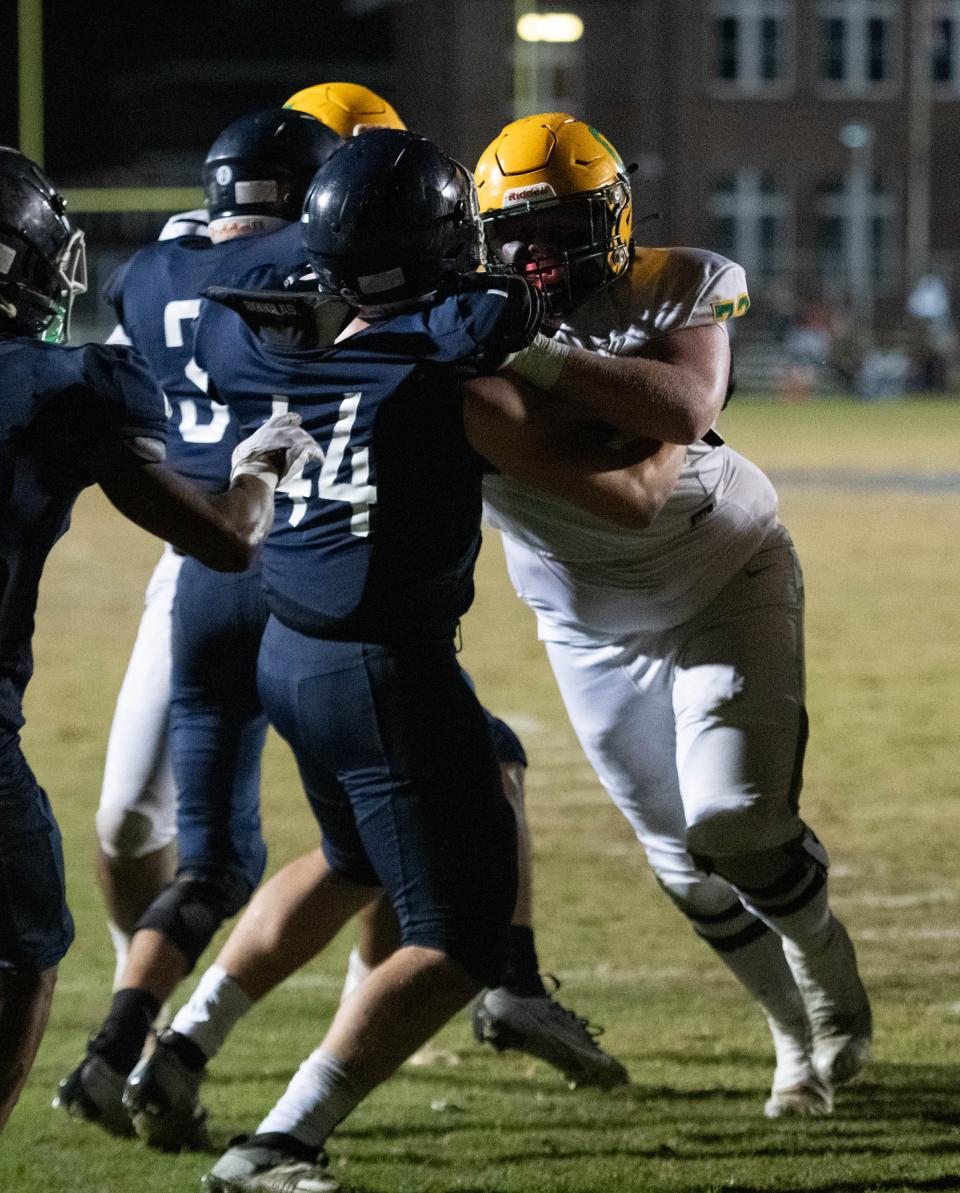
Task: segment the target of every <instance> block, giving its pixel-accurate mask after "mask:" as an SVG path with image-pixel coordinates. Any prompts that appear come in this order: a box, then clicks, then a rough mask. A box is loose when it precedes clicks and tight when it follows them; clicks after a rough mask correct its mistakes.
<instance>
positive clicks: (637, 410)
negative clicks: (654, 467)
mask: <svg viewBox="0 0 960 1193" xmlns="http://www.w3.org/2000/svg"><path fill="white" fill-rule="evenodd" d="M553 393H555V394H556V396H557V397H559V398H563V399H566V400H567V401H574V402H576V403H578V404H579V405H581V406H583V407H584V408H585V409H586V410H588V411H589V412H590V414H591V415H592V416H593V417H595V418H599V419H602V420H603V422H605V423H609V424H610V425H611V426H613V427H616V428H617V429H618V430H620V431H624V432H626V433H628V434H631V435H646V436H649V437H650V438H653V439H660V440H662V441H663V442H665V443H680V444H688V443H695V442H696V441H697V440H698V439H699V438H700V437H701V436H702V435H704V434H705V433H706V431H707V430H709V428H710V426H711V424H712V423H713V421H714V419H715V418H716V417H717V415H718V414H719V413H720V407H721V405H722V403H723V397H722V395H717V394H715V393H712V392H711V391H710V389H709V388H708V387H706V386H704V385H702V384H700V381H699V379H698V378H697V377H696V376H694V375H692V374H691V373H690V372H689V371H688V370H686V369H683V368H681V367H679V366H677V365H672V364H666V363H664V362H663V361H659V360H646V359H644V358H642V357H630V356H624V357H616V356H598V355H597V354H596V353H593V352H578V353H577V355H576V356H575V357H571V358H570V360H569V361H567V363H566V364H565V366H564V370H563V372H562V373H561V374H560V378H559V380H558V382H557V384H556V386H555V387H554V390H553Z"/></svg>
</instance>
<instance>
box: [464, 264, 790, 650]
mask: <svg viewBox="0 0 960 1193" xmlns="http://www.w3.org/2000/svg"><path fill="white" fill-rule="evenodd" d="M749 306H750V299H749V297H748V295H747V283H746V277H745V276H744V272H743V270H742V269H741V267H740V266H739V265H736V264H735V263H734V262H732V261H728V260H727V259H726V258H724V257H720V256H717V254H715V253H709V252H705V251H702V250H700V249H689V248H672V249H648V248H638V249H637V250H636V253H635V255H634V258H633V261H632V263H631V266H630V269H629V270H628V272H627V273H626V274H625V275H624V276H623V277H622V278H619V279H617V281H615V282H612V283H611V284H610V285H608V286H606V287H604V289H602V290H600V291H598V293H596V294H595V295H593V296H592V297H591V298H589V299H588V300H587V301H586V302H584V303H583V304H582V305H581V306H579V307H578V308H577V309H576V310H575V311H573V312H572V313H570V314H568V315H566V316H564V317H563V319H562V320H561V321H560V322H558V323H557V324H556V326H555V338H556V339H557V340H559V341H560V342H561V343H565V344H574V345H577V346H579V347H581V348H586V349H588V350H590V351H594V352H599V353H601V354H602V355H605V356H630V355H635V354H636V353H637V352H638V351H639V350H640V349H641V348H642V347H643V345H644V344H645V343H646V342H647V340H649V339H651V338H653V337H654V336H657V335H663V334H665V333H667V332H672V331H679V330H681V329H683V328H686V327H698V326H701V325H704V324H709V323H721V324H722V323H724V322H726V320H727V319H731V318H736V317H737V316H738V315H742V314H744V313H745V312H746V311H747V310H748V308H749ZM484 505H485V514H486V518H487V521H488V522H489V523H490V525H492V526H495V527H497V528H498V529H500V530H501V531H503V534H504V547H505V549H506V553H507V564H508V567H509V569H510V576H511V579H512V580H513V583H514V586H515V587H516V589H517V592H518V593H519V595H520V596H521V597H523V599H524V600H525V601H526V602H527V603H528V604H529V605H530V606H531V607H532V608H533V609H535V610H536V612H537V617H538V621H539V625H540V636H541V637H542V638H545V639H548V640H551V641H564V640H571V641H582V640H583V639H584V638H588V639H590V640H591V641H596V640H597V639H598V638H602V637H603V636H604V635H610V636H616V635H617V634H620V633H623V632H625V631H633V632H637V631H641V632H646V631H651V632H653V631H659V630H663V629H667V628H669V627H671V626H675V625H679V624H680V623H681V622H683V621H686V620H687V619H688V618H689V617H691V616H693V615H694V614H695V613H697V612H699V611H700V610H701V609H703V608H704V607H705V606H706V605H707V604H708V603H709V602H710V601H711V600H712V599H713V597H714V596H716V594H717V593H718V592H719V591H720V589H721V588H723V586H724V585H725V584H726V583H727V581H728V580H730V579H731V577H732V576H733V575H734V574H735V573H736V572H737V571H738V570H739V569H740V568H741V567H742V566H743V564H745V563H746V562H747V560H748V559H749V558H750V557H751V556H752V555H753V554H754V552H755V551H756V550H757V548H758V547H759V546H760V544H761V543H762V542H763V540H764V538H765V537H766V535H767V533H768V532H769V530H770V528H771V526H772V525H773V524H774V523H775V521H776V517H777V496H776V493H775V491H774V489H773V486H772V485H771V484H770V482H769V481H768V480H767V478H766V477H765V476H764V474H763V473H762V472H761V471H760V469H759V468H757V467H755V466H754V465H753V464H751V463H750V461H749V460H746V459H744V457H743V456H740V455H738V454H737V453H736V452H735V451H733V450H732V449H730V448H729V447H727V446H723V447H709V446H708V445H707V444H706V443H703V442H702V441H701V442H698V443H695V444H692V445H691V446H690V447H689V448H688V449H687V454H686V458H685V461H684V464H683V467H682V469H681V472H680V476H679V479H678V481H677V485H676V488H675V489H674V492H673V494H672V495H671V496H670V498H669V499H668V501H667V503H666V505H665V506H664V508H663V509H662V510H661V512H660V514H659V515H658V517H657V518H656V519H655V520H654V522H653V523H652V525H650V526H649V527H647V528H646V529H643V530H631V529H628V528H625V527H619V526H616V525H614V524H612V523H610V522H605V521H602V520H601V519H599V518H596V517H594V516H593V515H591V514H589V513H586V512H585V511H583V510H580V509H578V508H576V507H575V506H573V505H570V504H569V503H567V502H565V501H562V500H560V499H559V498H556V497H552V496H550V495H549V494H545V493H541V492H538V491H537V490H534V489H532V488H530V487H528V486H526V485H524V484H522V483H521V482H519V481H516V480H513V479H512V478H511V477H507V476H502V475H493V476H490V477H488V478H487V479H486V480H485V481H484Z"/></svg>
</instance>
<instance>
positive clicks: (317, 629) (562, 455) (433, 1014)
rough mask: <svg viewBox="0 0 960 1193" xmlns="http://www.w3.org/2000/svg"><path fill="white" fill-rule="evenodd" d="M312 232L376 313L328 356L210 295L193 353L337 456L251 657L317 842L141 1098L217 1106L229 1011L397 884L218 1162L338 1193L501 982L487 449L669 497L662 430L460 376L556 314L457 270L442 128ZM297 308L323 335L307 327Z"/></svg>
mask: <svg viewBox="0 0 960 1193" xmlns="http://www.w3.org/2000/svg"><path fill="white" fill-rule="evenodd" d="M304 230H305V237H306V244H307V249H308V256H309V258H310V262H311V264H312V265H313V267H314V270H315V271H316V275H317V277H318V279H319V286H320V289H321V291H323V292H324V293H326V294H333V295H336V296H339V297H342V298H345V299H347V301H349V302H353V303H356V304H357V305H358V306H359V307H360V308H361V309H362V312H363V314H364V316H365V318H366V319H367V320H373V322H372V325H370V326H365V325H364V324H363V323H356V324H353V325H351V326H350V327H348V328H347V329H346V331H345V332H344V333H343V336H342V338H341V339H340V340H339V341H338V343H337V344H336V345H335V346H332V347H331V346H330V345H329V341H327V342H320V343H314V344H312V345H311V344H310V343H309V341H307V342H302V343H300V344H299V345H296V346H294V345H292V344H291V342H290V335H289V328H286V329H285V334H284V336H283V337H282V338H276V339H275V338H272V337H270V338H268V337H266V336H263V337H258V336H257V335H256V334H255V333H254V332H253V331H252V330H251V329H250V328H249V327H248V326H247V325H246V324H245V323H244V322H241V321H240V320H239V319H238V318H237V316H236V314H235V313H234V312H232V311H230V310H228V309H226V307H225V306H216V305H214V304H210V305H209V306H208V307H206V308H205V309H204V310H203V312H202V313H201V316H200V320H199V323H198V327H197V339H196V354H197V360H198V363H199V364H200V365H201V367H203V368H204V369H205V370H206V371H207V372H208V374H209V378H210V392H211V394H215V395H216V397H217V398H218V399H220V400H223V401H226V403H227V404H228V405H230V406H231V408H232V409H234V410H235V411H236V413H237V415H238V417H239V419H240V422H241V428H245V427H246V426H247V425H254V424H257V423H260V422H261V421H262V420H263V419H264V417H266V416H267V415H269V414H271V412H275V411H277V409H278V408H283V407H286V406H289V407H291V408H294V409H296V410H297V411H298V413H300V414H301V416H302V417H303V420H304V426H305V428H307V429H309V430H311V431H312V432H315V433H316V435H317V436H318V442H320V443H321V446H322V449H323V451H324V459H323V462H322V465H321V466H320V467H318V468H307V469H305V470H304V472H303V474H302V475H301V476H299V477H297V478H294V479H292V480H291V481H290V482H289V483H288V484H287V486H286V487H285V489H284V491H283V493H282V494H281V495H280V497H279V498H278V502H277V510H276V518H275V522H274V527H273V531H272V532H271V534H270V536H269V543H268V547H267V550H266V551H265V553H264V556H263V578H264V589H265V593H266V599H267V604H268V606H269V608H270V610H271V617H270V620H269V622H268V625H267V630H266V632H265V635H264V641H263V646H262V648H261V654H260V662H259V683H260V691H261V695H262V697H263V700H264V705H265V707H266V709H267V712H268V714H269V716H270V718H271V721H272V722H273V723H274V724H275V725H276V726H277V728H278V729H279V731H280V732H281V734H282V735H283V736H284V737H286V738H287V740H288V741H289V742H290V744H291V746H292V747H293V750H294V753H295V755H296V757H297V761H298V764H299V766H300V771H301V775H302V778H303V781H304V786H305V788H306V790H307V794H308V797H309V799H310V802H311V805H312V807H313V810H314V812H315V814H316V816H317V818H318V820H319V822H320V825H321V827H322V830H323V847H322V849H321V850H317V851H315V852H313V853H310V854H308V855H305V856H304V857H303V858H301V859H299V860H298V861H296V862H294V863H292V864H291V865H290V866H288V867H286V868H285V869H284V870H283V871H281V872H280V873H279V874H277V875H275V876H274V877H273V878H272V879H271V880H270V881H269V882H268V883H267V884H266V885H265V886H264V887H261V888H260V890H259V892H258V893H257V894H256V895H255V896H254V898H253V900H252V902H251V904H250V906H249V907H248V909H247V911H246V912H245V914H244V915H243V917H242V918H241V920H240V921H239V922H238V924H237V926H236V927H235V929H234V932H233V934H232V935H231V938H230V940H229V941H228V943H227V945H226V946H225V948H224V949H223V951H222V952H221V954H220V956H219V957H218V959H217V963H216V964H215V965H214V966H213V967H211V969H209V970H208V971H207V973H206V974H205V975H204V976H203V978H202V979H201V981H200V985H199V986H198V988H197V991H196V992H195V993H194V996H193V997H192V998H191V999H190V1001H189V1003H188V1004H187V1006H186V1007H185V1008H184V1009H183V1010H182V1011H181V1012H180V1013H179V1014H178V1015H177V1017H176V1018H175V1020H174V1022H173V1025H172V1028H171V1030H170V1031H168V1032H165V1033H162V1034H161V1036H160V1039H159V1041H158V1045H157V1048H156V1051H155V1052H154V1053H153V1055H152V1056H151V1057H150V1058H148V1059H146V1060H144V1061H142V1062H141V1063H140V1065H138V1067H137V1068H136V1069H135V1070H134V1072H133V1074H132V1075H131V1079H130V1081H129V1083H128V1086H127V1091H126V1093H125V1101H126V1102H127V1103H128V1105H129V1106H130V1107H131V1109H132V1110H133V1111H134V1113H135V1115H136V1116H137V1117H138V1118H139V1119H140V1120H141V1121H142V1120H144V1119H147V1120H148V1119H150V1118H151V1117H153V1116H156V1115H160V1116H163V1115H168V1116H170V1117H176V1116H177V1115H181V1116H183V1117H185V1118H187V1117H189V1116H190V1115H191V1114H192V1115H197V1114H200V1113H202V1112H200V1111H199V1107H198V1103H197V1098H196V1094H197V1089H198V1086H199V1082H200V1078H201V1076H202V1073H203V1067H204V1065H205V1063H206V1061H207V1060H208V1059H209V1058H210V1057H212V1056H213V1055H214V1054H215V1053H216V1052H217V1050H218V1048H219V1047H220V1045H221V1044H222V1043H223V1040H224V1039H225V1037H226V1034H227V1032H228V1031H229V1030H230V1027H231V1026H232V1025H233V1024H234V1023H235V1022H236V1021H237V1020H238V1019H239V1018H240V1017H241V1016H242V1014H243V1013H244V1011H245V1010H246V1009H248V1008H249V1006H250V1005H251V1003H252V1002H254V1001H256V1000H257V999H259V998H260V997H262V996H263V995H264V994H266V993H267V992H268V991H269V990H270V989H272V988H273V987H274V986H275V985H276V984H277V983H278V982H279V981H281V980H283V978H284V977H285V976H287V975H288V974H289V973H291V972H293V971H294V970H295V969H296V968H298V966H299V965H300V964H302V963H303V962H304V961H305V960H306V959H308V958H309V957H310V956H312V955H313V953H314V952H315V951H316V950H317V949H318V948H319V947H322V946H323V945H324V944H325V943H326V942H327V941H328V940H329V939H330V938H331V937H332V936H333V935H334V934H335V933H336V932H337V931H338V929H339V928H340V927H341V926H342V924H343V923H344V922H346V920H347V919H348V918H350V916H352V915H353V914H354V913H355V912H356V911H358V910H359V909H360V908H361V907H362V906H364V905H365V904H366V903H368V902H369V901H370V899H371V898H373V897H374V896H375V895H376V894H377V893H378V891H379V889H380V888H383V889H384V890H385V891H386V892H387V894H388V896H389V897H390V900H391V903H392V906H393V908H394V911H395V912H396V914H397V918H398V920H399V923H400V931H401V945H400V948H399V949H397V951H396V952H395V953H393V954H392V956H390V957H389V958H388V959H387V960H385V961H384V962H383V963H382V964H381V965H380V966H379V967H377V968H376V969H375V970H374V971H373V972H372V973H371V974H370V975H368V977H367V978H366V979H365V980H364V981H363V982H362V983H361V984H360V985H359V986H358V987H357V989H356V990H355V991H354V992H353V994H352V995H350V996H349V997H347V998H346V999H345V1000H344V1001H343V1002H342V1003H341V1006H340V1008H339V1010H338V1012H337V1014H336V1016H335V1018H334V1020H333V1023H332V1025H331V1027H330V1030H329V1032H328V1033H327V1036H326V1038H325V1039H324V1041H323V1043H322V1044H321V1046H320V1047H319V1048H318V1049H317V1050H316V1051H315V1052H314V1053H313V1054H311V1056H310V1057H309V1058H308V1059H307V1060H306V1061H305V1062H304V1064H303V1065H302V1066H301V1068H300V1070H299V1071H298V1073H297V1074H296V1076H295V1077H294V1078H293V1080H292V1081H291V1083H290V1086H289V1087H288V1089H287V1091H286V1093H285V1094H284V1096H283V1097H282V1098H281V1100H280V1102H279V1103H278V1104H277V1105H276V1107H275V1108H274V1109H273V1110H272V1111H271V1112H270V1113H269V1114H268V1115H267V1117H266V1118H265V1119H264V1120H263V1121H262V1122H261V1124H260V1125H259V1127H258V1128H257V1131H256V1133H255V1134H254V1135H253V1136H252V1137H250V1138H249V1139H247V1140H246V1141H245V1142H243V1143H238V1144H236V1145H235V1146H233V1147H231V1148H230V1149H229V1151H228V1152H227V1153H226V1154H225V1155H224V1156H223V1157H222V1158H221V1160H220V1161H219V1162H218V1163H217V1165H216V1166H215V1167H214V1169H213V1170H212V1172H211V1173H210V1174H208V1176H207V1177H206V1178H205V1184H206V1187H207V1188H208V1189H213V1190H232V1189H244V1190H249V1191H251V1193H255V1191H256V1190H266V1189H274V1188H278V1187H279V1183H280V1182H282V1183H283V1187H284V1188H285V1189H289V1190H291V1191H294V1190H305V1189H310V1190H313V1191H318V1190H326V1189H331V1190H332V1189H335V1188H337V1187H338V1185H337V1183H336V1182H335V1181H333V1180H332V1179H329V1178H325V1177H324V1175H323V1173H322V1170H321V1168H322V1148H323V1144H324V1142H325V1140H326V1138H327V1136H328V1135H329V1133H330V1131H331V1130H332V1129H333V1127H334V1126H335V1125H336V1124H337V1123H338V1122H339V1121H340V1120H341V1119H343V1118H344V1117H345V1116H346V1115H347V1114H348V1113H349V1112H350V1111H351V1110H352V1109H353V1107H354V1106H355V1105H356V1104H357V1103H358V1102H359V1101H360V1100H361V1099H362V1098H363V1097H364V1096H365V1095H366V1094H367V1093H368V1092H369V1090H370V1089H372V1088H373V1087H374V1086H375V1085H377V1084H378V1083H379V1082H381V1081H382V1080H384V1079H385V1078H386V1077H387V1076H389V1075H390V1073H392V1072H393V1071H394V1069H395V1068H396V1067H397V1065H399V1064H400V1063H401V1062H402V1061H403V1060H404V1059H405V1058H406V1057H407V1056H408V1055H409V1054H410V1053H411V1052H412V1051H414V1049H416V1048H417V1047H419V1046H420V1044H422V1043H423V1042H424V1041H425V1040H426V1039H428V1038H429V1037H430V1036H431V1035H432V1034H433V1033H434V1032H435V1031H436V1030H437V1029H438V1028H439V1027H440V1026H441V1025H442V1024H443V1023H444V1022H445V1021H446V1020H447V1019H448V1018H449V1017H450V1016H451V1015H452V1014H453V1013H454V1012H455V1011H456V1010H457V1009H459V1008H460V1007H461V1006H463V1005H464V1004H465V1003H466V1001H467V1000H468V999H469V998H470V997H471V996H472V995H473V994H475V993H476V992H477V990H478V989H479V988H481V987H482V986H484V985H496V984H497V983H498V982H499V979H500V977H501V974H502V970H503V966H504V962H505V959H506V948H507V929H508V926H509V922H510V917H511V913H512V911H513V905H514V895H515V880H516V848H515V823H514V818H513V816H512V814H511V812H510V810H509V805H508V803H507V802H506V800H505V799H504V798H503V794H502V791H501V788H500V782H499V775H498V770H497V765H496V758H495V755H494V752H493V748H492V742H491V738H490V734H489V731H488V730H487V727H486V724H485V722H484V717H483V712H482V709H481V708H480V705H479V704H478V702H477V700H476V697H475V696H474V694H473V692H472V690H471V688H470V687H469V685H468V684H467V682H466V680H465V678H464V677H463V674H462V672H461V671H460V668H459V667H458V665H457V662H456V657H455V648H454V633H455V630H456V626H457V624H458V620H459V618H460V616H461V615H462V614H463V613H464V612H465V611H466V609H467V608H468V607H469V605H470V602H471V599H472V596H473V579H472V577H473V565H474V562H475V559H476V555H477V552H478V550H479V545H480V486H481V480H482V475H483V471H484V468H485V467H486V463H485V461H486V460H490V461H491V462H492V463H494V464H495V465H496V466H498V467H501V468H507V469H509V470H511V471H513V472H516V473H517V474H518V475H521V476H523V477H524V478H525V479H526V480H528V481H529V482H531V483H535V484H537V485H540V486H544V487H547V488H549V489H551V491H553V492H556V493H558V494H561V495H563V496H565V497H567V498H568V499H570V500H574V501H578V502H581V503H583V504H585V505H586V506H587V507H588V508H591V509H593V510H594V512H596V513H598V514H601V515H603V516H607V517H614V518H617V519H619V520H621V521H625V522H627V523H628V524H637V523H638V522H639V521H646V520H648V519H649V517H650V516H652V512H653V511H654V510H655V508H656V506H657V504H658V503H659V501H660V500H662V499H663V498H664V497H665V493H659V492H654V491H650V490H647V489H645V488H644V486H643V483H642V475H643V467H644V465H643V461H644V460H645V458H646V455H647V453H648V451H649V447H648V445H646V444H630V445H624V446H614V445H612V444H609V443H604V442H602V441H599V442H597V443H596V444H593V443H592V442H591V440H590V436H589V434H585V433H584V431H583V429H582V428H577V429H574V428H572V427H570V426H567V427H564V426H563V425H558V423H557V420H556V419H555V418H553V417H552V415H551V414H550V411H549V409H548V408H547V406H542V407H537V406H536V405H535V399H534V398H533V396H532V395H528V396H525V395H523V394H521V393H520V391H519V390H518V389H517V388H516V387H514V386H512V385H510V384H509V383H508V382H506V381H504V380H503V379H500V378H492V377H485V378H483V379H482V381H481V382H473V383H471V386H472V388H471V392H470V393H469V394H467V395H465V394H464V392H463V389H462V374H463V372H464V371H465V370H467V371H472V372H477V371H479V372H481V373H489V372H491V371H492V370H495V369H496V368H497V367H498V366H499V365H500V364H502V363H504V362H505V361H506V360H507V359H509V358H510V355H511V354H512V353H514V352H516V351H518V350H521V349H523V348H524V347H525V345H526V344H527V343H528V342H529V340H530V338H531V337H532V335H533V334H534V332H535V331H536V328H537V326H538V324H539V317H540V313H541V312H540V308H539V306H538V302H537V300H536V298H535V294H534V292H533V291H532V290H530V289H529V288H528V287H527V285H526V283H524V282H522V280H521V279H509V280H507V281H504V280H503V279H495V278H490V277H486V276H484V275H476V274H472V273H471V274H469V275H468V276H460V277H458V275H460V274H463V272H464V271H468V270H472V269H473V268H475V266H476V265H477V264H478V263H479V262H480V261H482V259H483V247H482V240H481V238H480V224H479V219H478V214H477V200H476V193H475V190H474V187H473V184H472V181H471V180H470V177H469V175H468V174H467V172H466V171H465V170H464V169H463V167H462V166H460V165H459V164H458V163H455V162H453V161H451V160H450V159H448V158H445V157H444V156H443V155H442V154H441V153H440V152H439V150H437V149H436V147H435V146H433V145H432V144H431V143H430V142H428V141H426V140H424V139H423V138H420V137H417V136H415V135H414V134H411V133H407V132H400V131H396V130H375V131H372V132H369V133H366V134H364V136H363V137H362V138H354V139H352V140H351V141H348V142H347V143H346V144H345V145H344V146H342V147H341V148H340V149H339V150H338V151H337V152H336V153H334V155H333V156H332V157H331V159H330V160H329V161H328V162H327V163H326V165H325V166H323V167H321V170H320V171H319V172H318V174H317V176H316V178H315V180H314V183H313V185H312V188H311V192H310V194H309V195H308V199H307V205H306V208H305V214H304ZM272 283H273V284H274V285H275V284H276V275H275V274H273V275H272ZM248 284H249V285H250V286H251V287H253V288H254V290H255V291H257V292H255V293H254V294H253V296H252V298H251V297H250V295H247V296H246V297H244V296H243V295H240V296H238V295H237V294H236V293H234V294H233V295H232V296H226V299H227V301H228V302H229V303H230V304H231V305H234V306H236V307H237V308H238V309H243V310H245V312H246V314H247V317H248V318H252V319H255V318H257V317H259V316H264V313H265V312H268V311H269V308H270V303H271V301H275V308H274V309H275V311H276V312H277V313H278V314H279V316H280V319H281V322H282V321H283V312H284V311H285V310H289V309H291V308H292V307H294V306H296V302H295V301H293V300H292V299H291V298H290V297H289V296H284V295H281V296H280V298H279V299H272V298H271V296H270V295H269V293H264V292H263V289H262V288H267V287H268V286H269V285H270V284H271V274H270V272H269V271H267V270H262V271H260V272H259V273H257V274H255V275H253V276H252V277H251V278H249V279H248ZM221 297H223V296H221ZM299 325H300V326H301V327H302V328H304V329H305V334H309V332H310V329H311V323H310V320H309V319H303V320H301V321H300V324H299ZM637 469H639V472H638V471H637ZM641 493H642V496H641Z"/></svg>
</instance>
